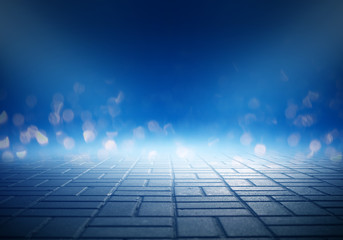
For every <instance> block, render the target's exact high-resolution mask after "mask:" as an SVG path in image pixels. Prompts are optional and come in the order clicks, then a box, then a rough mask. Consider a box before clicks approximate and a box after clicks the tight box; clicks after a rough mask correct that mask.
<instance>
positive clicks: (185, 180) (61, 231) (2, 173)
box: [0, 153, 343, 239]
mask: <svg viewBox="0 0 343 240" xmlns="http://www.w3.org/2000/svg"><path fill="white" fill-rule="evenodd" d="M342 166H343V165H342V162H337V161H330V160H326V159H325V158H322V157H314V158H311V159H307V158H306V157H304V156H303V157H301V156H300V157H298V158H294V157H291V156H287V154H286V155H280V154H274V155H273V154H271V155H268V156H264V157H262V158H258V157H256V156H254V155H245V156H243V155H242V156H241V155H231V154H226V155H225V154H221V153H218V154H208V155H206V154H204V155H202V154H200V155H199V156H197V157H194V158H192V159H181V158H177V157H176V156H173V155H170V156H166V157H157V158H156V159H150V160H149V159H147V158H145V157H131V156H126V157H125V156H123V157H121V156H115V157H112V158H109V159H103V160H98V159H97V158H91V157H87V156H73V157H66V158H65V159H60V158H55V159H46V158H41V159H37V160H15V161H13V162H10V163H1V165H0V179H1V180H0V216H1V217H0V237H1V238H2V239H11V238H14V239H21V238H30V239H79V238H80V239H106V238H107V239H109V238H111V239H112V238H115V239H202V238H204V239H205V238H206V239H225V238H236V239H243V238H249V239H343V167H342Z"/></svg>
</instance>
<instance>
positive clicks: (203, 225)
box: [177, 217, 220, 237]
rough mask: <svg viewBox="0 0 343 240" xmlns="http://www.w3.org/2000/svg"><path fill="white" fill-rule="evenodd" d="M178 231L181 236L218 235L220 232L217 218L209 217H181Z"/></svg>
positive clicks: (178, 219)
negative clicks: (216, 221)
mask: <svg viewBox="0 0 343 240" xmlns="http://www.w3.org/2000/svg"><path fill="white" fill-rule="evenodd" d="M177 231H178V233H177V234H178V236H179V237H216V236H219V234H220V233H219V228H218V227H217V226H216V223H215V220H214V219H213V218H209V217H196V218H195V217H187V218H182V217H179V218H177Z"/></svg>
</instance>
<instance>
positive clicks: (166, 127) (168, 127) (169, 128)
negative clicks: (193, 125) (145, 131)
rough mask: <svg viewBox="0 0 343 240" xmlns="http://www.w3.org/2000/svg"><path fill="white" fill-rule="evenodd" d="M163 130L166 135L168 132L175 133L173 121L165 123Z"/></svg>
mask: <svg viewBox="0 0 343 240" xmlns="http://www.w3.org/2000/svg"><path fill="white" fill-rule="evenodd" d="M163 132H164V134H165V135H166V136H167V135H168V134H174V133H175V131H174V128H173V125H172V124H171V123H167V124H166V125H164V127H163Z"/></svg>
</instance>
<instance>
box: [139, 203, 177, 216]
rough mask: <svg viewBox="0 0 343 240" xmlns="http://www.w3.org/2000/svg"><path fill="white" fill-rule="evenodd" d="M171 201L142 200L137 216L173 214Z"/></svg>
mask: <svg viewBox="0 0 343 240" xmlns="http://www.w3.org/2000/svg"><path fill="white" fill-rule="evenodd" d="M173 215H174V209H173V204H172V203H159V202H154V203H150V202H143V203H142V205H141V206H140V209H139V216H173Z"/></svg>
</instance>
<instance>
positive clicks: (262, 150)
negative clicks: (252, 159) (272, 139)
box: [254, 144, 266, 156]
mask: <svg viewBox="0 0 343 240" xmlns="http://www.w3.org/2000/svg"><path fill="white" fill-rule="evenodd" d="M254 152H255V154H256V155H259V156H263V155H264V154H266V146H265V145H263V144H256V146H255V149H254Z"/></svg>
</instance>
